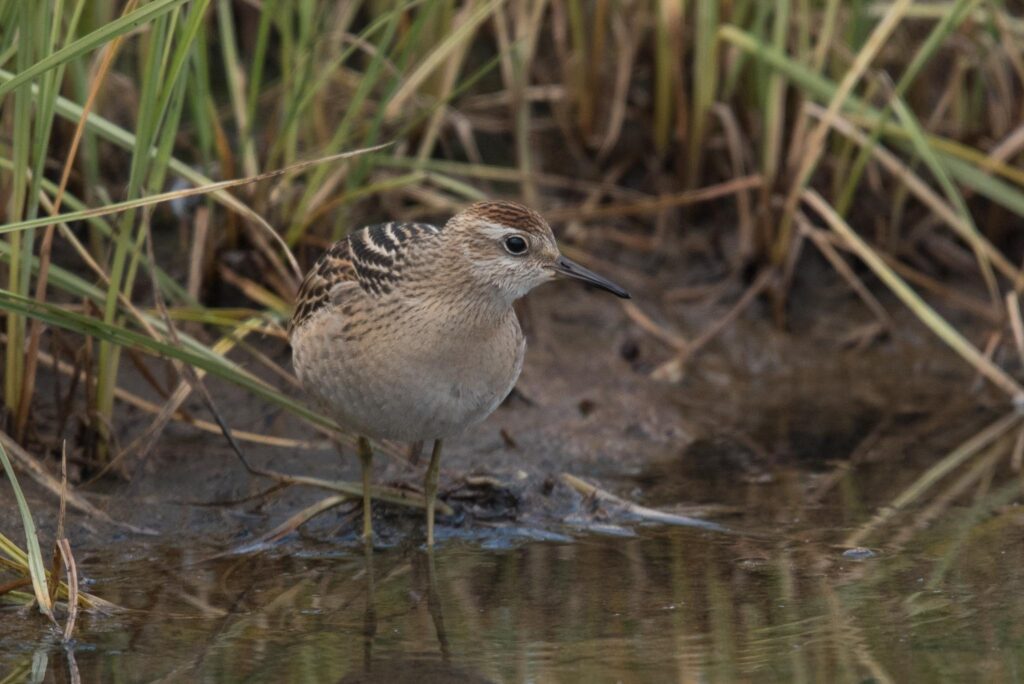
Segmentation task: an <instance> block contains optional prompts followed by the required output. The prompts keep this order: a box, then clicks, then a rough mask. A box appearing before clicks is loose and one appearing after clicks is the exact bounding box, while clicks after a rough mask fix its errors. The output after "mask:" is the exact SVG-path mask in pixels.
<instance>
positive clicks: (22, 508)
mask: <svg viewBox="0 0 1024 684" xmlns="http://www.w3.org/2000/svg"><path fill="white" fill-rule="evenodd" d="M0 462H2V463H3V467H4V472H5V473H6V474H7V481H8V482H10V484H11V488H12V489H13V490H14V498H15V500H16V501H17V503H18V514H19V515H20V516H21V525H22V527H23V528H24V529H25V549H26V551H27V556H28V558H27V560H28V569H29V576H30V577H31V578H32V591H33V593H35V596H36V603H38V604H39V610H40V612H42V613H43V614H44V615H46V616H47V617H48V618H50V619H51V620H52V619H53V603H52V602H51V601H50V591H49V589H48V588H47V584H46V565H45V564H44V563H43V553H42V551H41V550H40V548H39V536H38V534H37V533H36V524H35V522H34V521H33V520H32V511H31V510H30V509H29V507H28V502H27V501H26V500H25V495H24V494H23V493H22V491H21V485H19V484H18V476H17V475H15V473H14V467H13V466H12V465H11V461H10V459H9V458H8V457H7V452H6V451H5V450H4V447H3V444H0Z"/></svg>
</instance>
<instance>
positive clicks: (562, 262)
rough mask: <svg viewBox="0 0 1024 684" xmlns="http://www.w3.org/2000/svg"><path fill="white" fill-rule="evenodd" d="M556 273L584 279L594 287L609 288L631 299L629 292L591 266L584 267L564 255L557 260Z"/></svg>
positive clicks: (616, 293)
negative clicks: (592, 269)
mask: <svg viewBox="0 0 1024 684" xmlns="http://www.w3.org/2000/svg"><path fill="white" fill-rule="evenodd" d="M555 273H558V274H560V275H564V276H568V277H570V278H575V279H576V280H582V281H583V282H585V283H589V284H590V285H593V286H594V287H599V288H601V289H602V290H608V291H609V292H611V293H612V294H613V295H615V296H616V297H622V298H623V299H629V293H628V292H626V291H625V290H623V289H622V288H621V287H619V286H618V285H616V284H615V283H613V282H612V281H610V280H608V279H607V278H603V277H601V276H599V275H597V274H596V273H594V272H593V271H591V270H590V269H589V268H583V267H582V266H580V265H579V264H577V263H576V262H575V261H573V260H572V259H567V258H566V257H564V256H560V257H558V261H556V262H555Z"/></svg>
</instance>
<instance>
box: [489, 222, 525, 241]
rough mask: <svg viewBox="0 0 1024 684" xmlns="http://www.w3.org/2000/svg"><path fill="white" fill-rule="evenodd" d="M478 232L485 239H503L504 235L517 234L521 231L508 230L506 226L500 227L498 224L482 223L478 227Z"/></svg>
mask: <svg viewBox="0 0 1024 684" xmlns="http://www.w3.org/2000/svg"><path fill="white" fill-rule="evenodd" d="M480 232H481V233H483V234H484V235H486V236H487V237H491V238H501V237H505V236H506V235H513V234H519V233H520V232H521V231H518V230H516V229H515V228H509V227H508V226H505V225H502V224H500V223H490V222H488V223H484V224H483V225H482V226H481V227H480Z"/></svg>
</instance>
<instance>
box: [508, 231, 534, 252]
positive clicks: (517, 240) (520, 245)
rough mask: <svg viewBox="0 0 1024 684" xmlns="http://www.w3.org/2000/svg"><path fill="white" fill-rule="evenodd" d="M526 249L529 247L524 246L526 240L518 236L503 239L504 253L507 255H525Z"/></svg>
mask: <svg viewBox="0 0 1024 684" xmlns="http://www.w3.org/2000/svg"><path fill="white" fill-rule="evenodd" d="M527 247H529V245H527V244H526V240H524V239H523V238H521V237H519V236H518V235H510V236H509V237H507V238H505V251H507V252H508V253H509V254H515V255H516V256H519V255H520V254H526V249H527Z"/></svg>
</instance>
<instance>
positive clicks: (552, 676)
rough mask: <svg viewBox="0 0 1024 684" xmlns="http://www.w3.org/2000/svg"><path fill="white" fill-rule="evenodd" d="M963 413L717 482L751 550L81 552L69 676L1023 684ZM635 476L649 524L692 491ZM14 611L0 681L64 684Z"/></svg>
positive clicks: (608, 542)
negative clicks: (878, 447)
mask: <svg viewBox="0 0 1024 684" xmlns="http://www.w3.org/2000/svg"><path fill="white" fill-rule="evenodd" d="M978 418H979V420H978V421H977V422H978V423H979V424H978V425H977V426H975V427H974V429H968V428H969V427H970V426H967V427H964V426H962V425H958V426H956V428H955V429H947V430H946V432H947V433H950V434H951V435H952V437H951V439H950V440H948V443H947V444H945V445H944V446H942V448H937V447H936V444H935V442H934V440H933V439H932V437H928V436H926V435H924V434H923V433H922V435H920V436H919V439H918V440H917V444H916V446H913V447H907V446H904V447H901V450H900V451H899V452H893V454H889V455H888V456H887V457H886V458H878V459H876V460H865V461H863V462H852V463H849V464H847V465H845V466H844V467H840V466H843V465H844V464H838V465H837V466H835V467H834V469H833V470H829V471H821V470H817V471H813V472H811V471H807V470H803V469H801V468H798V467H792V468H785V467H776V468H775V470H774V471H773V477H772V479H771V481H769V482H765V481H763V480H750V479H742V478H740V479H737V480H736V481H734V482H733V483H732V485H731V486H730V487H725V486H721V485H720V483H719V485H720V486H721V489H720V490H719V491H720V492H721V493H720V494H719V495H718V496H719V498H718V501H719V502H721V503H723V504H726V505H728V506H730V507H731V508H732V510H735V511H737V512H738V513H737V514H735V515H734V516H733V517H731V518H729V519H728V520H727V522H728V525H729V527H730V528H731V529H734V530H748V531H750V532H751V534H721V533H716V532H713V531H709V530H699V529H692V528H669V527H663V526H660V527H655V526H651V527H643V526H641V527H639V528H637V536H636V537H633V538H622V537H611V536H607V537H605V536H596V535H590V536H582V537H579V538H577V539H576V540H575V541H574V542H572V543H565V542H560V541H550V542H538V541H531V542H528V543H524V544H523V545H522V546H519V547H513V548H505V549H501V550H493V549H487V548H484V547H483V546H482V545H481V544H480V543H478V542H477V541H473V540H468V539H467V540H460V539H459V538H458V537H457V536H455V537H451V538H449V539H448V540H447V541H446V542H445V543H444V544H443V545H442V546H441V547H439V548H438V549H437V550H436V551H435V552H434V553H433V554H428V553H426V552H425V551H423V550H422V549H419V548H390V549H386V550H378V551H376V552H372V553H367V552H365V551H364V550H363V548H362V546H361V545H359V544H354V545H352V546H345V542H344V541H343V540H341V541H339V540H338V539H336V538H332V537H331V536H330V534H325V536H324V537H323V538H321V539H318V538H316V537H315V535H312V534H311V535H308V536H305V537H303V538H301V539H294V540H292V541H291V542H289V543H287V544H285V545H282V546H279V547H277V548H276V549H274V550H272V551H270V552H268V553H264V554H258V555H251V556H244V557H219V558H215V559H213V560H210V557H211V556H213V555H214V552H216V551H220V550H221V549H222V548H223V546H217V545H213V544H211V545H210V547H208V548H202V547H198V548H197V547H196V546H194V545H193V546H157V547H151V546H139V547H135V548H129V547H127V546H125V545H121V546H115V547H113V550H111V549H95V550H93V552H92V554H90V553H89V551H88V550H84V551H83V554H82V555H83V566H84V567H85V568H87V572H88V573H89V574H90V577H89V579H90V580H92V582H93V584H92V585H91V587H90V588H91V590H93V591H95V592H96V593H98V594H100V595H102V596H104V597H105V598H108V599H110V600H113V601H114V602H116V603H118V604H120V605H123V606H125V607H127V608H129V609H130V610H129V611H128V612H125V613H123V614H119V615H115V616H108V617H103V616H97V615H86V616H83V617H82V619H81V623H80V631H79V633H78V639H79V642H78V644H77V645H76V648H75V651H74V655H75V660H76V661H77V667H78V669H79V670H80V672H81V679H82V681H154V680H155V681H168V682H171V681H187V682H193V681H200V682H202V681H211V682H213V681H217V682H222V681H224V682H243V681H244V682H250V681H255V682H279V681H292V682H324V681H328V682H330V681H344V682H385V681H386V682H401V681H416V682H417V683H418V684H423V683H424V682H446V681H462V682H465V681H469V682H485V681H495V682H498V681H501V682H505V681H511V682H525V681H531V682H532V681H536V682H548V681H557V682H595V681H616V680H621V681H668V680H672V681H710V682H731V681H765V680H770V681H797V682H801V681H803V682H816V681H833V680H842V681H878V682H886V681H894V682H895V681H911V680H913V681H943V680H945V681H978V680H984V681H1019V680H1020V679H1021V678H1022V676H1024V572H1022V570H1021V568H1024V544H1022V543H1021V541H1022V538H1024V534H1022V530H1024V514H1022V513H1021V508H1020V507H1019V505H1018V503H1019V501H1020V498H1021V479H1020V474H1019V472H1015V471H1014V469H1013V465H1012V464H1013V453H1014V452H1015V445H1016V444H1017V443H1018V442H1019V441H1020V440H1019V436H1018V435H1019V420H1018V419H1016V418H1015V419H1012V420H1011V419H1009V418H1007V419H1003V418H998V419H996V420H993V419H992V417H991V416H988V417H986V416H979V417H978ZM929 425H930V427H929V430H931V429H933V426H934V423H930V424H929ZM901 429H903V430H904V431H906V430H908V426H906V425H904V426H902V428H901ZM929 434H931V433H929ZM979 435H981V437H979ZM906 443H907V442H906V441H904V442H903V444H906ZM965 454H966V455H965ZM711 456H713V455H711ZM711 456H709V457H711ZM951 464H952V465H951ZM953 465H955V466H956V467H955V468H954V467H953ZM935 468H939V469H945V471H944V472H945V474H946V476H945V477H943V478H940V479H936V478H935V477H933V476H932V475H930V473H934V472H937V471H935V470H933V469H935ZM639 479H640V480H641V481H645V482H654V481H659V482H661V483H662V489H661V490H660V491H659V490H654V489H651V490H648V491H653V492H655V494H657V496H658V497H661V499H660V500H658V499H656V498H654V497H650V498H648V499H647V500H645V503H649V504H657V505H666V504H667V503H668V502H671V501H681V500H694V499H695V498H696V497H695V496H693V494H692V492H694V491H697V490H698V488H699V487H701V486H702V485H703V484H704V483H705V482H706V481H707V480H706V479H704V477H703V475H701V472H700V471H696V472H692V471H685V470H683V471H679V470H672V469H671V467H670V464H661V465H658V466H655V467H653V468H652V470H651V472H647V473H644V474H642V475H641V476H640V478H639ZM716 483H717V480H716ZM331 528H333V525H331V524H330V523H325V524H324V529H331ZM112 553H113V554H116V555H113V556H112V555H111V554H112ZM90 556H91V557H90ZM10 615H11V614H10V613H4V614H3V627H4V629H3V630H0V682H5V683H6V682H7V681H12V682H13V681H18V682H20V681H52V682H63V681H68V672H69V669H68V668H67V667H65V666H64V663H65V662H66V661H65V660H64V658H65V656H64V654H63V649H62V647H61V646H60V645H59V644H57V643H56V642H53V643H49V642H44V643H42V644H40V643H39V641H38V639H39V636H38V634H39V632H38V625H37V624H33V623H32V622H31V621H29V620H20V619H19V620H14V621H12V620H9V619H8V617H9V616H10ZM40 658H43V663H44V665H43V666H40V665H39V662H40V661H39V659H40ZM46 658H48V659H49V663H48V666H46Z"/></svg>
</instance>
